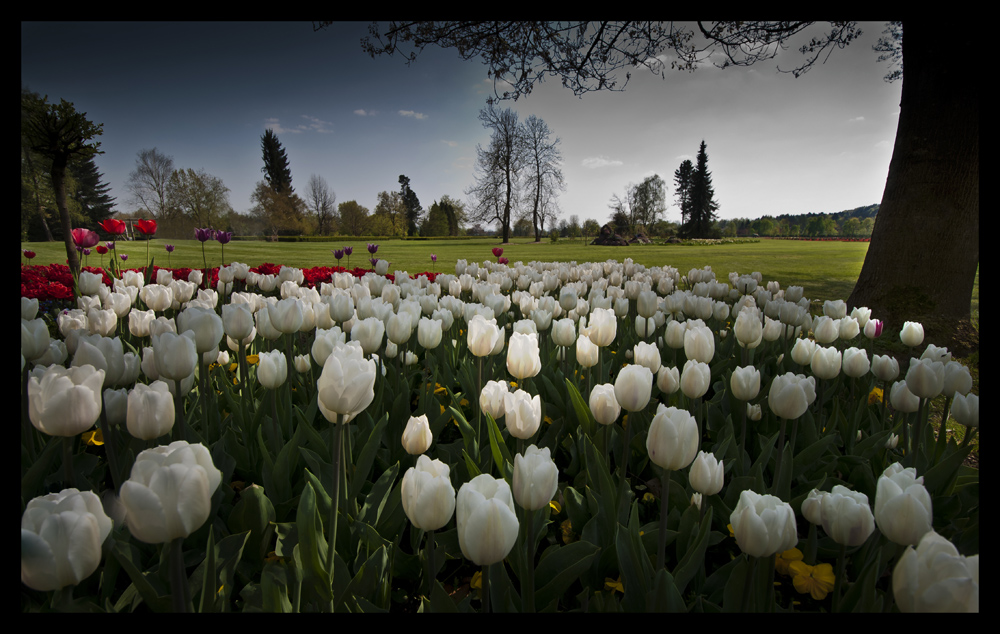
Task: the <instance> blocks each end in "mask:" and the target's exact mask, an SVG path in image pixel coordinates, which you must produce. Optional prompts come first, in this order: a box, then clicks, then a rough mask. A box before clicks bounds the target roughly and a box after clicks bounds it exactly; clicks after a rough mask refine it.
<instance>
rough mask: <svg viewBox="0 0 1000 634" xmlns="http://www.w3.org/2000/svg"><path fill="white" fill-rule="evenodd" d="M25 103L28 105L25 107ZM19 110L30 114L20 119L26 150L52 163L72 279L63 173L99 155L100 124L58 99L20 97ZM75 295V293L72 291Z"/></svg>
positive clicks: (76, 269) (74, 266) (74, 261)
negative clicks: (78, 161) (75, 163)
mask: <svg viewBox="0 0 1000 634" xmlns="http://www.w3.org/2000/svg"><path fill="white" fill-rule="evenodd" d="M25 100H28V102H29V103H27V104H25ZM21 101H22V108H24V109H26V110H27V111H28V112H29V113H30V114H29V116H28V117H26V118H25V119H22V125H23V126H25V128H26V129H27V137H28V139H29V143H30V147H31V149H32V150H34V151H35V152H38V153H39V154H41V155H43V156H45V157H47V158H48V159H49V160H51V161H52V164H51V167H50V175H51V178H52V188H53V190H54V191H55V197H56V206H57V207H58V208H59V219H60V224H61V225H62V232H63V241H64V243H65V244H66V262H67V264H68V265H69V269H70V272H71V273H72V274H73V276H74V277H77V276H79V275H80V259H79V257H78V256H77V253H76V245H74V244H73V235H72V226H71V225H70V218H69V208H68V207H67V205H66V170H67V168H68V167H69V164H70V161H72V160H74V159H76V158H84V157H88V156H93V155H94V154H103V152H102V151H101V150H99V149H98V148H100V146H101V143H100V141H95V140H94V138H95V137H97V136H100V135H101V134H103V132H104V130H103V128H104V124H103V123H98V124H96V125H95V124H94V123H92V122H91V121H89V120H88V119H87V113H86V112H77V111H76V108H74V107H73V104H72V103H70V102H68V101H66V100H65V99H60V100H59V104H58V105H56V104H50V103H48V97H43V98H42V99H41V100H38V99H37V98H35V97H32V96H31V95H25V94H24V93H23V92H22V95H21ZM74 294H75V291H74Z"/></svg>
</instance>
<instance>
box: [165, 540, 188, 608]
mask: <svg viewBox="0 0 1000 634" xmlns="http://www.w3.org/2000/svg"><path fill="white" fill-rule="evenodd" d="M167 548H170V600H171V602H172V604H173V608H174V612H175V613H180V614H183V613H186V612H187V611H188V609H187V608H188V603H189V599H188V587H187V574H186V572H185V571H184V538H183V537H177V538H175V539H173V540H171V542H170V545H169V546H167Z"/></svg>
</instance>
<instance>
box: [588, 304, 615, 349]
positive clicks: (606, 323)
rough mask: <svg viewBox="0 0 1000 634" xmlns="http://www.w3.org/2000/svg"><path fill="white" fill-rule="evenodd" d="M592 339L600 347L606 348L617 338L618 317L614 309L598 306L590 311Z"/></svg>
mask: <svg viewBox="0 0 1000 634" xmlns="http://www.w3.org/2000/svg"><path fill="white" fill-rule="evenodd" d="M589 324H590V340H591V341H592V342H593V343H594V345H596V346H597V347H599V348H604V347H605V346H608V345H610V344H611V342H612V341H614V340H615V335H616V334H617V332H618V319H617V317H616V316H615V313H614V311H612V310H608V309H604V308H596V309H594V310H593V311H592V312H591V313H590V322H589Z"/></svg>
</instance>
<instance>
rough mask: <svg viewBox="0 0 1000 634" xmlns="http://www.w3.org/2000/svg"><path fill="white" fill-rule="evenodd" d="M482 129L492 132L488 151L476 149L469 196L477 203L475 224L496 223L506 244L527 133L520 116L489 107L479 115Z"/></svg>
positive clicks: (516, 196) (524, 154) (473, 216)
mask: <svg viewBox="0 0 1000 634" xmlns="http://www.w3.org/2000/svg"><path fill="white" fill-rule="evenodd" d="M479 120H480V121H482V122H483V127H485V128H489V129H490V130H492V134H491V135H490V145H489V149H487V150H484V149H483V148H482V146H477V147H476V155H477V161H476V172H477V175H476V182H475V184H474V185H473V186H472V188H471V189H470V190H468V191H467V192H466V193H467V194H469V195H470V196H471V197H473V199H474V200H475V205H474V207H473V209H472V212H471V215H472V218H473V220H479V221H486V222H492V221H494V220H495V221H497V222H498V223H499V225H500V232H501V235H502V239H503V242H507V241H508V239H509V238H510V226H511V209H513V207H514V205H515V204H516V203H517V198H518V191H519V180H520V177H521V172H522V170H523V168H524V166H525V163H526V161H527V153H526V151H525V149H526V144H525V141H524V131H523V128H522V126H521V124H520V123H519V121H518V117H517V113H516V112H514V111H513V110H511V109H510V108H506V109H504V110H499V109H498V108H496V107H494V106H492V105H490V106H487V107H486V108H484V109H483V110H481V111H480V112H479Z"/></svg>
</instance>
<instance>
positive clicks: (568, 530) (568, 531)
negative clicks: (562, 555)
mask: <svg viewBox="0 0 1000 634" xmlns="http://www.w3.org/2000/svg"><path fill="white" fill-rule="evenodd" d="M559 530H560V531H561V532H562V540H563V543H564V544H568V543H570V542H572V541H575V540H574V539H573V524H572V523H570V521H569V520H568V519H567V520H563V521H562V523H561V524H559Z"/></svg>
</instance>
